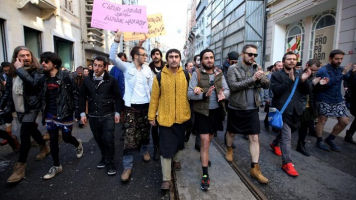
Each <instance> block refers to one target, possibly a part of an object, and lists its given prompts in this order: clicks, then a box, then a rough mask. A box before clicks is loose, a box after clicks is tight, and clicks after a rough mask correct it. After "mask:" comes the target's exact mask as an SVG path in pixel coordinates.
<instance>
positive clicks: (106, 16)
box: [91, 0, 148, 33]
mask: <svg viewBox="0 0 356 200" xmlns="http://www.w3.org/2000/svg"><path fill="white" fill-rule="evenodd" d="M91 27H94V28H100V29H105V30H110V31H116V30H118V29H119V30H120V31H124V32H138V33H147V31H148V23H147V15H146V7H144V6H134V5H120V4H116V3H112V2H110V1H105V0H94V4H93V14H92V19H91Z"/></svg>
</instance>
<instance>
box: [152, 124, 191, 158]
mask: <svg viewBox="0 0 356 200" xmlns="http://www.w3.org/2000/svg"><path fill="white" fill-rule="evenodd" d="M158 132H159V150H160V153H161V156H163V158H173V157H174V155H175V154H176V153H177V152H178V151H179V150H182V149H184V134H185V124H173V125H172V126H171V127H165V126H159V127H158Z"/></svg>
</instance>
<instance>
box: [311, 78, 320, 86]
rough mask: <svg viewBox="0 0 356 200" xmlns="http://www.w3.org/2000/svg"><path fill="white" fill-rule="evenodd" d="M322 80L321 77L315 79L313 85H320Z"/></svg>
mask: <svg viewBox="0 0 356 200" xmlns="http://www.w3.org/2000/svg"><path fill="white" fill-rule="evenodd" d="M320 80H321V77H315V78H314V79H313V85H316V84H318V83H319V82H320Z"/></svg>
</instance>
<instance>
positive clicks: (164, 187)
mask: <svg viewBox="0 0 356 200" xmlns="http://www.w3.org/2000/svg"><path fill="white" fill-rule="evenodd" d="M170 188H171V181H163V182H162V185H161V190H169V189H170Z"/></svg>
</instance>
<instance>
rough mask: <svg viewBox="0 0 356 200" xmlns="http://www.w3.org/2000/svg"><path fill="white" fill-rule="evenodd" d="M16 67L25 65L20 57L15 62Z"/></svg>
mask: <svg viewBox="0 0 356 200" xmlns="http://www.w3.org/2000/svg"><path fill="white" fill-rule="evenodd" d="M14 67H15V68H16V69H18V68H21V67H23V61H22V60H20V59H18V58H16V61H15V63H14Z"/></svg>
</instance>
